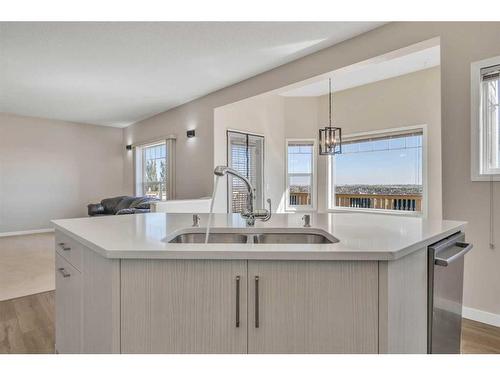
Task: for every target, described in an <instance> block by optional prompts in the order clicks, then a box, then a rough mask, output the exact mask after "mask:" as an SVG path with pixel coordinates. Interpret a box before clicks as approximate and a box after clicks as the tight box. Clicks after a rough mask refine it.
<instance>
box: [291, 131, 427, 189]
mask: <svg viewBox="0 0 500 375" xmlns="http://www.w3.org/2000/svg"><path fill="white" fill-rule="evenodd" d="M293 151H294V153H293V154H292V153H289V156H288V165H289V173H310V171H311V152H312V148H309V149H305V148H301V149H300V150H298V149H296V148H294V149H293ZM334 158H335V160H334V163H332V167H333V168H334V173H335V184H336V185H351V184H363V185H364V184H367V185H405V184H417V185H419V184H422V135H414V136H408V137H400V138H392V139H382V140H373V141H368V142H359V143H354V144H345V145H344V147H343V153H342V154H340V155H335V156H334ZM309 183H310V178H309V177H307V176H292V177H290V185H307V184H309Z"/></svg>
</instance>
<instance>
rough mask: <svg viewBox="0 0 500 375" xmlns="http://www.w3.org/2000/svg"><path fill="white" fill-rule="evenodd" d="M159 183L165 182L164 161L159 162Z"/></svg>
mask: <svg viewBox="0 0 500 375" xmlns="http://www.w3.org/2000/svg"><path fill="white" fill-rule="evenodd" d="M160 181H161V182H166V181H167V163H165V160H162V161H160Z"/></svg>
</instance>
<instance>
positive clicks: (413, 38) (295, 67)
mask: <svg viewBox="0 0 500 375" xmlns="http://www.w3.org/2000/svg"><path fill="white" fill-rule="evenodd" d="M499 35H500V23H499V22H394V23H389V24H387V25H384V26H382V27H380V28H378V29H375V30H372V31H370V32H367V33H365V34H362V35H360V36H358V37H355V38H352V39H349V40H347V41H345V42H342V43H339V44H337V45H334V46H332V47H329V48H326V49H324V50H321V51H319V52H316V53H314V54H311V55H308V56H306V57H303V58H301V59H298V60H296V61H293V62H291V63H288V64H285V65H282V66H280V67H278V68H276V69H272V70H270V71H268V72H265V73H262V74H260V75H258V76H255V77H253V78H250V79H248V80H245V81H242V82H240V83H238V84H235V85H233V86H230V87H227V88H224V89H222V90H219V91H216V92H214V93H211V94H209V95H207V96H205V97H202V98H200V99H197V100H194V101H192V102H190V103H187V104H185V105H182V106H180V107H177V108H175V109H173V110H169V111H167V112H164V113H162V114H159V115H157V116H155V117H153V118H151V119H146V120H143V121H141V122H140V123H138V124H135V125H133V126H132V127H130V128H128V129H127V131H126V134H127V136H128V138H127V141H128V142H130V141H134V140H135V139H139V138H140V137H141V136H143V135H141V132H142V130H141V129H144V133H145V134H144V137H148V138H151V137H152V136H160V135H164V134H165V133H166V134H170V133H171V132H172V131H175V132H179V134H182V131H184V129H186V128H188V127H189V126H190V124H191V123H195V125H196V126H197V131H199V133H200V134H203V138H202V139H201V142H199V144H198V146H196V147H193V148H190V149H187V150H186V152H184V153H183V152H182V148H179V153H178V160H189V162H190V163H191V165H190V168H185V173H184V172H183V171H181V168H179V167H180V166H181V164H180V163H179V164H178V165H177V167H178V169H177V170H178V174H179V175H178V184H177V190H178V191H185V194H186V197H187V195H191V196H190V198H196V197H199V196H204V195H209V194H210V192H211V190H212V184H213V178H212V171H211V169H212V167H213V160H214V158H213V156H214V149H213V146H214V142H213V136H212V133H213V119H214V117H213V110H214V108H216V107H220V106H223V105H226V104H229V103H233V102H235V101H238V100H242V99H245V98H249V97H252V96H255V95H259V94H262V93H265V92H268V91H271V90H275V89H278V88H281V87H284V86H287V85H290V84H293V83H295V82H299V81H302V80H305V79H308V78H312V77H316V76H318V75H320V74H324V73H327V72H330V71H332V70H335V69H339V68H342V67H345V66H349V65H351V64H354V63H358V62H360V61H364V60H367V59H370V58H373V57H376V56H380V55H383V54H385V53H388V52H391V51H394V50H397V49H400V48H404V47H407V46H409V45H412V44H415V43H418V42H421V41H424V40H428V39H432V38H435V37H439V38H440V47H441V104H442V108H441V123H442V130H441V131H442V138H441V139H442V173H443V177H442V185H443V217H444V218H447V219H456V220H465V221H468V222H469V226H468V228H467V235H468V240H470V241H472V242H473V243H474V245H475V249H474V250H473V251H472V252H471V253H470V254H469V255H468V256H467V257H466V267H465V290H464V300H465V304H466V305H467V306H469V307H473V308H476V309H478V310H484V311H488V312H491V313H494V314H499V315H500V298H499V296H500V272H498V264H500V250H499V249H500V230H497V231H496V233H495V241H496V242H497V247H496V249H490V248H489V246H488V243H489V209H490V199H489V184H488V183H487V182H472V181H471V180H470V82H469V81H470V64H471V63H472V62H474V61H478V60H482V59H485V58H489V57H492V56H499V55H500V44H499V43H496V42H495V41H496V40H498V36H499ZM183 163H184V164H182V165H183V166H186V165H187V162H183ZM126 170H127V177H126V187H127V188H128V189H129V191H132V188H133V183H132V175H131V172H130V171H131V163H129V164H128V165H127V168H126ZM191 175H194V176H195V177H193V179H192V180H191V181H192V182H191V183H190V180H189V178H190V176H191ZM494 195H495V197H496V198H497V199H496V200H495V202H496V203H495V206H494V208H493V210H494V213H495V216H496V217H497V222H498V217H499V216H500V199H498V197H500V184H498V183H496V184H495V186H494Z"/></svg>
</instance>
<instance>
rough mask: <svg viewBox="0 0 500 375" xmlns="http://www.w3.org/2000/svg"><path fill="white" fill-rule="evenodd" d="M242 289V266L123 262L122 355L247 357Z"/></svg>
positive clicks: (200, 262)
mask: <svg viewBox="0 0 500 375" xmlns="http://www.w3.org/2000/svg"><path fill="white" fill-rule="evenodd" d="M246 285H247V284H246V261H224V260H122V262H121V288H122V294H121V295H122V302H121V303H122V309H121V312H122V319H121V328H122V329H121V333H122V335H121V349H122V352H123V353H246V352H247V319H246V311H247V308H246V306H247V305H246V300H247V293H246V289H247V286H246ZM237 297H238V298H237Z"/></svg>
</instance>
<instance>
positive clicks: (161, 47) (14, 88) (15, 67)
mask: <svg viewBox="0 0 500 375" xmlns="http://www.w3.org/2000/svg"><path fill="white" fill-rule="evenodd" d="M382 24H383V23H381V22H285V23H282V22H244V23H237V22H145V23H143V22H104V23H103V22H101V23H99V22H73V23H71V22H60V23H57V22H37V23H31V22H28V23H22V22H11V23H9V22H2V23H0V112H7V113H14V114H19V115H26V116H35V117H43V118H50V119H59V120H66V121H74V122H80V123H89V124H97V125H107V126H116V127H124V126H127V125H129V124H132V123H134V122H137V121H139V120H141V119H144V118H148V117H150V116H152V115H154V114H157V113H160V112H163V111H166V110H168V109H170V108H173V107H176V106H178V105H180V104H183V103H186V102H188V101H191V100H193V99H195V98H198V97H200V96H203V95H206V94H208V93H210V92H213V91H216V90H218V89H221V88H223V87H226V86H229V85H231V84H234V83H237V82H239V81H242V80H244V79H247V78H249V77H252V76H254V75H257V74H259V73H262V72H265V71H267V70H269V69H272V68H275V67H277V66H279V65H282V64H285V63H287V62H290V61H292V60H295V59H298V58H300V57H302V56H305V55H308V54H310V53H313V52H315V51H318V50H320V49H323V48H326V47H328V46H331V45H334V44H336V43H339V42H341V41H343V40H346V39H349V38H352V37H354V36H356V35H359V34H362V33H364V32H366V31H369V30H371V29H373V28H376V27H378V26H380V25H382Z"/></svg>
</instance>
